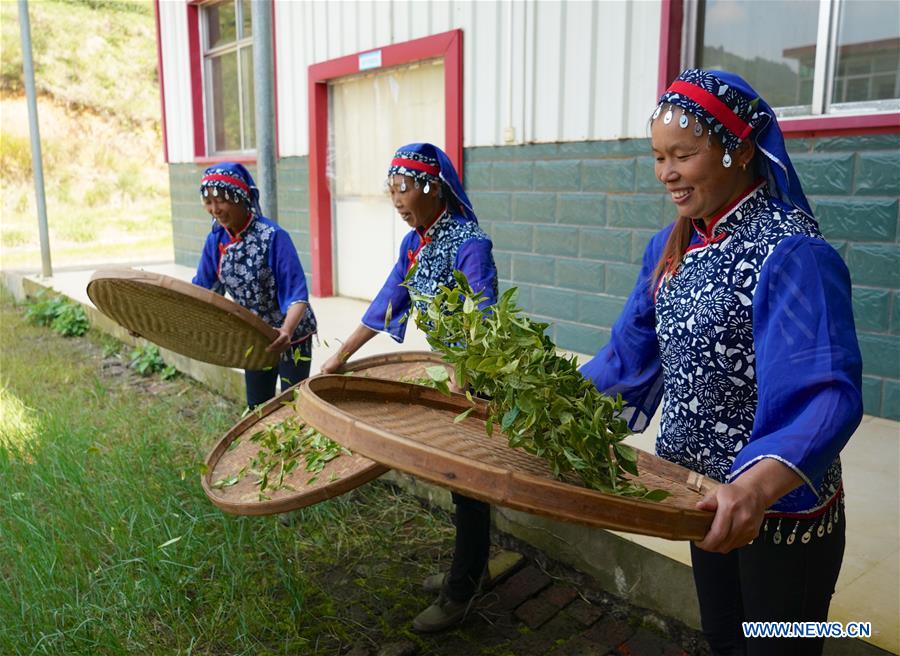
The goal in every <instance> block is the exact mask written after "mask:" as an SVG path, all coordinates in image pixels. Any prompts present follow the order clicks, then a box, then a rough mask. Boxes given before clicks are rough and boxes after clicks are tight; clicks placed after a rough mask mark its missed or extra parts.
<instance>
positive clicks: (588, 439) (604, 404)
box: [410, 271, 667, 501]
mask: <svg viewBox="0 0 900 656" xmlns="http://www.w3.org/2000/svg"><path fill="white" fill-rule="evenodd" d="M453 275H454V284H453V285H449V286H441V287H440V288H439V289H438V292H437V294H436V295H435V296H434V297H425V296H422V295H419V294H418V293H417V292H416V291H415V290H412V289H411V290H410V294H411V295H412V296H413V298H414V300H416V301H424V302H425V303H426V304H427V305H426V309H425V311H424V312H418V313H417V315H416V323H417V325H418V326H419V328H421V329H422V330H423V331H425V333H426V335H427V339H428V343H429V344H430V345H431V346H432V347H433V348H434V349H436V350H437V351H439V352H440V353H441V356H442V357H443V360H444V362H446V363H447V365H449V366H450V367H453V371H454V379H455V382H456V385H458V386H459V387H461V388H463V389H471V390H474V391H475V392H477V393H478V394H480V395H482V396H485V397H487V398H490V399H491V401H490V403H489V417H488V419H487V423H486V430H487V432H488V434H489V435H490V434H492V432H493V428H494V425H495V424H496V425H498V426H499V427H500V430H502V431H503V433H504V434H505V435H506V437H507V439H508V441H509V444H510V446H512V447H516V448H521V449H524V450H525V451H527V452H528V453H531V454H533V455H536V456H540V457H542V458H544V459H545V460H546V461H547V464H548V465H549V466H550V469H551V471H552V472H553V473H554V474H555V475H556V476H560V477H561V476H565V475H568V474H575V475H577V476H578V477H579V478H580V479H581V480H582V481H583V482H584V484H585V485H586V486H587V487H590V488H593V489H595V490H600V491H603V492H610V493H615V494H621V495H627V496H637V497H643V498H645V499H648V500H653V501H658V500H660V499H662V498H665V496H666V494H667V493H666V492H665V491H661V490H656V491H653V492H648V490H647V489H646V488H645V487H644V486H643V485H641V484H640V483H638V482H637V481H636V480H635V479H634V478H633V477H635V476H637V452H636V451H635V450H634V449H633V448H632V447H630V446H628V445H626V444H624V443H623V442H622V440H623V439H624V438H625V437H626V436H627V435H628V434H629V433H630V430H629V428H628V424H627V422H626V421H625V420H624V419H623V418H622V416H621V415H622V408H623V405H624V403H623V401H622V398H621V397H618V396H617V397H616V398H614V399H613V398H610V397H608V396H605V395H603V394H601V393H600V392H598V391H597V389H596V388H595V387H594V386H593V384H592V383H591V382H590V381H588V380H586V379H585V378H584V377H583V376H582V375H581V374H580V373H579V372H578V365H577V362H576V359H575V357H574V356H569V357H564V356H561V355H559V354H558V353H557V351H556V346H555V344H554V343H553V342H552V341H551V340H550V338H549V337H548V336H547V335H546V329H547V327H548V324H546V323H541V322H537V321H532V320H531V319H529V318H528V317H527V316H525V314H524V313H523V312H522V310H521V309H520V308H519V307H518V306H517V305H516V302H515V294H516V290H515V289H510V290H508V291H506V292H504V293H503V294H502V295H501V297H500V298H499V299H498V301H497V303H496V304H495V305H493V306H491V307H490V308H486V309H484V310H482V309H480V308H479V306H480V304H481V303H482V302H483V301H484V295H483V294H482V293H477V294H476V293H475V292H474V291H473V290H472V288H471V287H470V286H469V284H468V281H467V280H466V277H465V276H464V275H463V274H462V273H461V272H459V271H455V272H454V274H453ZM426 371H427V374H428V376H429V378H430V379H431V381H433V385H434V386H435V387H440V386H441V384H442V383H443V384H444V385H445V386H446V385H447V380H448V378H449V377H448V375H447V372H446V370H445V369H444V367H442V366H435V367H429V368H428V369H427V370H426ZM469 412H470V411H469V410H467V411H465V412H463V413H461V414H460V415H458V416H457V417H456V419H455V421H462V420H464V419H465V417H466V416H468V413H469Z"/></svg>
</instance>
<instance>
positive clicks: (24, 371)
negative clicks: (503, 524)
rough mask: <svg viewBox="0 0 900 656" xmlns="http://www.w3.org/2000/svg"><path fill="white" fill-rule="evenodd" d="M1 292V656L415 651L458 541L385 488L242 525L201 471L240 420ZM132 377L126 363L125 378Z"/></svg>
mask: <svg viewBox="0 0 900 656" xmlns="http://www.w3.org/2000/svg"><path fill="white" fill-rule="evenodd" d="M116 351H120V352H121V351H123V349H121V348H117V346H116V345H115V344H112V343H111V340H110V339H109V338H108V337H102V336H98V335H95V334H92V331H89V332H88V333H87V335H86V336H85V337H83V338H70V339H64V338H62V337H59V336H57V335H55V334H54V333H52V332H51V331H50V330H49V329H46V328H40V327H35V326H32V325H30V324H28V323H26V322H25V320H24V318H23V316H22V310H21V308H17V307H15V306H14V305H13V304H12V302H11V300H10V298H9V296H8V295H7V294H6V292H5V291H3V292H2V294H0V378H2V385H0V480H2V481H3V485H2V486H0V653H2V654H67V655H68V654H85V655H87V654H91V655H94V654H128V653H141V654H188V653H190V654H224V653H227V654H337V653H340V651H341V649H342V648H346V646H347V645H349V644H351V643H354V642H359V641H362V642H364V643H366V644H376V643H377V642H379V641H381V640H384V639H392V638H398V637H406V638H408V639H413V640H418V638H414V637H413V636H412V635H411V634H410V633H409V632H408V623H409V620H410V619H411V618H412V616H413V615H414V614H415V612H417V611H418V610H419V609H420V607H421V606H422V605H423V604H424V603H425V602H426V598H424V597H423V596H422V595H421V594H418V593H417V592H416V588H415V586H416V582H417V580H420V577H421V576H424V575H425V574H426V573H430V572H431V571H434V568H435V567H436V566H439V565H438V563H439V561H442V560H445V559H446V558H447V557H448V555H449V552H450V549H451V545H452V535H453V533H452V528H451V527H450V526H449V524H448V523H447V522H446V519H445V518H444V517H443V516H441V515H437V516H436V515H432V514H430V513H428V512H425V511H423V510H422V509H421V508H420V506H419V504H418V503H417V502H416V501H414V500H413V499H412V498H410V497H407V496H405V495H400V494H397V493H395V492H394V491H393V490H392V488H390V487H388V486H387V485H384V484H380V483H377V482H376V483H372V484H369V485H367V486H364V487H363V488H361V489H359V490H357V491H355V492H353V493H351V494H348V495H345V496H344V497H341V498H338V499H334V500H331V501H328V502H324V503H322V504H319V505H317V506H314V507H312V508H309V509H305V510H303V511H300V512H298V513H297V515H296V518H295V524H294V526H293V527H291V528H286V527H284V526H282V525H281V524H280V523H279V522H278V521H277V519H276V518H274V517H260V518H249V517H232V516H227V515H225V514H223V513H221V512H220V511H219V510H217V509H216V508H215V507H213V506H212V505H211V504H210V503H209V501H208V500H207V499H206V498H205V496H204V495H203V493H202V490H201V488H200V484H199V476H198V473H197V472H198V466H199V463H200V462H201V461H202V459H203V457H204V455H205V453H206V451H207V449H208V448H209V447H210V446H211V445H212V444H213V443H214V442H215V440H216V439H217V437H218V436H220V435H221V434H222V433H223V432H224V431H225V430H227V428H228V427H230V426H231V425H232V424H233V423H234V422H235V421H236V419H237V417H238V415H239V410H240V409H239V408H238V407H236V406H235V405H234V404H231V403H227V402H225V401H223V400H221V399H219V398H216V397H215V396H213V395H212V394H211V393H209V392H208V391H206V390H205V389H204V388H202V387H201V386H199V385H197V384H195V383H193V382H191V381H189V380H186V379H184V378H181V379H178V380H175V381H162V380H160V379H159V378H158V377H154V378H150V379H143V378H140V377H138V376H137V375H136V374H134V373H133V372H130V371H129V370H128V368H127V363H123V362H121V361H118V360H116V359H115V356H114V354H115V353H116ZM114 365H115V366H114Z"/></svg>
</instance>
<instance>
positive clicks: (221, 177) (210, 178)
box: [200, 173, 250, 195]
mask: <svg viewBox="0 0 900 656" xmlns="http://www.w3.org/2000/svg"><path fill="white" fill-rule="evenodd" d="M207 182H227V183H228V184H233V185H234V186H235V187H237V188H238V189H241V190H243V192H244V193H245V194H248V195H249V194H250V187H249V186H247V183H246V182H244V181H243V180H241V179H240V178H235V177H234V176H232V175H225V174H223V173H210V174H209V175H204V176H203V180H201V181H200V186H201V187H202V186H203V185H204V184H206V183H207Z"/></svg>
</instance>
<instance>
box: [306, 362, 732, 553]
mask: <svg viewBox="0 0 900 656" xmlns="http://www.w3.org/2000/svg"><path fill="white" fill-rule="evenodd" d="M336 389H337V390H341V391H343V392H347V391H350V392H353V393H361V391H365V392H367V393H385V394H387V393H388V392H390V393H395V394H397V395H398V396H399V395H405V397H406V400H407V401H408V402H410V403H421V404H422V405H427V406H428V407H431V408H436V409H449V410H452V412H454V413H459V412H462V411H463V410H465V409H467V408H469V407H471V404H470V403H469V402H468V400H467V399H466V397H465V395H462V394H454V395H452V396H451V397H447V396H444V395H443V394H441V393H440V392H438V391H437V390H433V389H430V388H427V387H423V386H419V385H410V384H408V383H400V382H396V381H390V380H384V379H377V378H353V377H344V376H317V377H316V378H312V379H309V380H307V381H304V382H303V383H302V384H301V385H300V394H299V398H298V408H299V411H300V412H301V413H302V414H303V416H304V418H305V420H306V421H307V422H308V423H309V424H310V425H311V426H314V427H315V428H316V429H318V430H320V431H322V432H323V433H326V434H328V435H330V436H331V437H332V439H334V440H335V441H336V442H339V443H341V444H343V445H344V446H346V447H347V448H349V449H351V450H352V451H353V452H354V453H359V454H362V455H364V456H366V457H368V458H371V459H373V460H376V461H378V462H381V463H382V464H384V465H386V466H389V467H391V468H393V469H397V470H400V471H404V472H407V473H409V474H412V475H414V476H417V477H419V478H423V479H426V480H429V481H431V482H433V483H436V484H438V485H441V486H443V487H448V488H451V489H454V490H456V491H458V492H461V493H463V494H466V495H469V496H473V497H475V498H479V499H481V500H483V501H487V502H489V503H494V504H497V505H502V506H506V507H509V508H513V509H515V510H520V511H523V512H528V513H531V514H536V515H542V516H546V517H551V518H554V519H558V520H563V521H567V522H573V523H577V524H583V525H587V526H594V527H598V528H606V529H612V530H619V531H624V532H629V533H639V534H644V535H652V536H657V537H663V538H667V539H671V540H699V539H702V538H703V537H704V536H705V535H706V533H707V532H708V530H709V527H710V525H711V523H712V519H713V514H712V513H710V512H707V511H701V510H696V509H693V508H682V507H676V506H673V505H671V504H666V503H665V502H663V503H657V502H650V501H641V500H639V499H634V498H629V497H621V496H617V495H611V494H604V493H602V492H599V491H596V490H591V489H588V488H585V487H580V486H576V485H572V484H569V483H565V482H562V481H556V480H552V479H547V478H541V477H538V476H536V475H533V474H530V473H526V472H522V471H517V470H514V469H509V468H503V467H498V466H496V465H493V464H489V463H483V462H475V461H473V460H471V459H469V458H467V457H465V456H463V455H459V454H455V453H453V452H449V451H445V450H443V449H437V448H435V447H432V446H430V445H428V444H423V443H421V442H417V441H415V440H412V439H409V438H406V437H403V436H402V435H397V434H395V433H391V432H389V431H387V430H384V429H382V428H380V427H379V426H375V425H373V424H370V423H368V422H366V421H365V420H363V419H360V418H357V417H355V416H354V415H352V414H351V413H349V412H347V411H345V410H343V409H341V408H340V407H338V406H335V405H333V404H331V403H329V402H328V401H327V400H325V399H324V398H322V397H321V396H319V392H320V391H333V390H336ZM475 402H476V404H477V409H476V410H475V411H473V413H472V415H473V416H476V417H477V416H479V413H480V414H481V418H483V417H484V415H485V408H486V402H485V401H483V400H480V399H476V400H475ZM485 439H489V438H487V436H485ZM500 439H504V438H502V437H501V438H500ZM638 452H639V456H640V460H639V463H638V466H639V467H641V466H643V467H644V468H648V466H652V465H653V463H655V462H656V461H661V462H662V463H663V464H662V466H661V468H660V469H661V471H660V472H656V473H658V474H659V475H663V474H665V475H669V474H671V473H672V472H680V473H683V475H684V480H685V486H686V487H687V485H686V483H687V481H688V480H691V481H692V482H693V485H692V486H691V489H694V490H699V491H700V492H701V493H702V492H706V491H708V490H710V489H712V488H714V487H715V486H717V485H718V483H716V482H715V481H712V480H710V479H707V478H705V477H702V476H699V475H698V474H696V473H695V472H692V471H690V470H688V469H686V468H684V467H680V466H679V465H675V464H674V463H670V462H667V461H662V460H661V459H660V458H658V457H656V456H654V455H652V454H648V453H646V452H644V451H641V450H640V449H638ZM410 453H413V454H417V456H418V461H417V458H413V457H408V456H407V454H410ZM423 455H427V456H428V457H429V458H430V459H432V461H434V462H438V463H440V464H441V465H442V467H441V468H440V469H441V471H437V470H436V468H425V467H423V466H422V465H420V464H418V463H419V462H421V460H422V458H421V456H423ZM475 472H478V473H481V474H485V475H486V476H487V478H488V480H489V481H490V484H484V485H482V486H480V487H473V486H471V485H467V484H465V481H466V480H471V479H472V476H471V474H473V473H475ZM673 482H674V481H673ZM535 499H537V500H539V501H540V502H541V504H542V505H540V506H536V505H533V502H534V500H535ZM525 500H529V501H531V502H532V505H528V503H526V502H525ZM567 504H568V506H567ZM622 517H625V518H626V519H627V521H623V520H622Z"/></svg>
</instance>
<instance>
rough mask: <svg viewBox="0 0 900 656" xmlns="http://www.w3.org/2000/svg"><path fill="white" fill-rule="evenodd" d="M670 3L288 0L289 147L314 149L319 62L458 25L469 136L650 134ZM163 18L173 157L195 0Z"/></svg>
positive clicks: (180, 133) (279, 24) (473, 139)
mask: <svg viewBox="0 0 900 656" xmlns="http://www.w3.org/2000/svg"><path fill="white" fill-rule="evenodd" d="M660 13H661V6H660V0H629V1H626V0H496V1H490V0H480V1H477V2H475V1H471V0H418V1H415V0H414V1H409V0H390V1H387V2H385V1H384V0H355V1H351V0H345V1H342V2H326V1H323V0H316V1H306V0H304V1H290V2H289V1H285V0H276V2H275V31H276V44H275V57H276V67H277V72H276V74H277V90H278V118H279V122H278V139H279V153H280V155H281V156H283V157H284V156H292V155H306V154H308V152H309V143H308V141H309V138H308V113H307V75H306V72H307V69H308V67H309V65H310V64H313V63H317V62H322V61H327V60H329V59H334V58H336V57H341V56H344V55H349V54H354V53H357V52H361V51H365V50H372V49H375V48H378V47H383V46H387V45H392V44H395V43H400V42H403V41H408V40H410V39H416V38H419V37H423V36H428V35H430V34H437V33H440V32H445V31H447V30H451V29H457V28H459V29H462V30H463V44H464V68H463V79H464V90H463V102H464V125H463V133H464V145H465V146H466V147H471V146H492V145H504V144H507V143H516V144H521V143H534V142H556V141H584V140H604V139H618V138H623V137H644V136H647V133H646V125H647V117H648V115H649V112H650V110H651V109H652V107H653V104H654V101H655V96H656V81H657V66H658V59H659V21H660ZM160 20H161V25H160V27H161V34H162V47H163V65H164V75H165V88H166V117H167V130H168V135H169V139H168V141H169V158H170V160H171V161H173V162H177V161H190V160H191V159H192V157H193V153H192V145H191V143H192V141H191V139H192V136H193V128H192V123H191V109H190V108H191V104H190V101H191V99H190V75H189V70H188V42H187V33H186V29H187V26H186V8H185V4H184V1H183V0H175V1H166V0H163V1H161V2H160ZM509 128H511V131H510V130H509ZM510 132H511V135H512V141H506V136H507V135H508V133H510Z"/></svg>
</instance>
